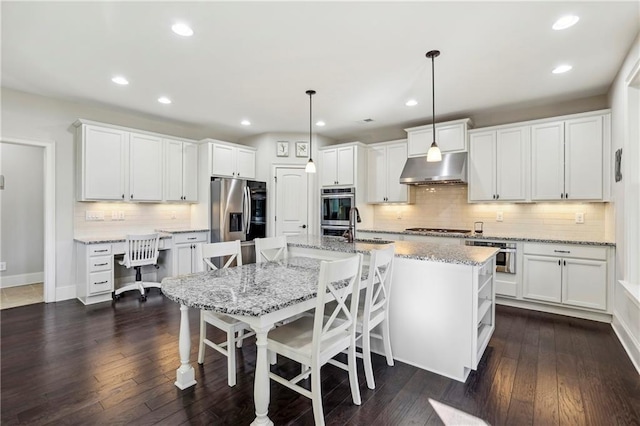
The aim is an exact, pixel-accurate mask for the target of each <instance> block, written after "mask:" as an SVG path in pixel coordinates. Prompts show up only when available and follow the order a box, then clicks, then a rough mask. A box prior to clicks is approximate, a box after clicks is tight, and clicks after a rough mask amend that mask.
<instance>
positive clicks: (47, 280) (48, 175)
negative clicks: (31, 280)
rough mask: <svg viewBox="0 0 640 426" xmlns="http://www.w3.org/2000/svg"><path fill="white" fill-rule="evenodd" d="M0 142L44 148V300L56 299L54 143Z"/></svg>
mask: <svg viewBox="0 0 640 426" xmlns="http://www.w3.org/2000/svg"><path fill="white" fill-rule="evenodd" d="M0 142H4V143H9V144H13V145H23V146H34V147H38V148H44V164H43V166H44V173H43V174H44V182H43V185H44V301H45V303H50V302H55V301H56V144H55V141H52V140H29V139H18V138H10V137H4V136H0Z"/></svg>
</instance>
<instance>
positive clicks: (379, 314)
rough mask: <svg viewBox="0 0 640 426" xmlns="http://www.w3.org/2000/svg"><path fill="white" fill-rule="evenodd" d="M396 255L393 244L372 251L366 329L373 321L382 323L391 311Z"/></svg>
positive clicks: (366, 302) (366, 296) (366, 295)
mask: <svg viewBox="0 0 640 426" xmlns="http://www.w3.org/2000/svg"><path fill="white" fill-rule="evenodd" d="M394 254H395V246H394V245H393V244H391V245H390V246H389V247H386V248H383V249H380V250H372V251H371V258H370V261H369V276H368V277H367V290H366V292H365V301H364V318H363V323H364V324H363V325H364V326H365V327H368V325H369V322H371V321H375V322H379V321H381V320H382V319H383V318H384V315H385V313H386V311H387V310H388V309H389V297H390V295H391V278H392V276H393V258H394Z"/></svg>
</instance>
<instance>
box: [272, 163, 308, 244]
mask: <svg viewBox="0 0 640 426" xmlns="http://www.w3.org/2000/svg"><path fill="white" fill-rule="evenodd" d="M305 167H306V165H305V164H303V165H297V164H272V165H271V179H269V182H268V183H267V186H271V188H267V193H268V194H271V195H269V203H271V205H272V206H273V209H272V213H269V224H268V226H269V228H268V229H267V235H270V236H275V234H276V207H275V206H276V203H277V200H278V194H277V191H276V186H277V184H276V176H277V170H278V169H298V170H299V169H302V170H304V168H305ZM309 197H311V188H310V179H309V174H307V233H308V234H311V233H312V225H311V223H310V222H309V211H310V210H311V205H310V203H309ZM267 210H269V208H268V207H267Z"/></svg>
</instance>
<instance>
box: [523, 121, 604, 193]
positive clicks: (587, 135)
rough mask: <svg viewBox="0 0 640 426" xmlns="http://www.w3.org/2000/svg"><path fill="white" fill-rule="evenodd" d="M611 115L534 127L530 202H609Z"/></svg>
mask: <svg viewBox="0 0 640 426" xmlns="http://www.w3.org/2000/svg"><path fill="white" fill-rule="evenodd" d="M609 118H610V116H609V114H599V115H588V116H582V117H578V118H574V119H568V120H562V121H555V122H549V123H542V124H537V125H533V126H532V127H531V161H532V164H531V167H532V170H531V179H532V182H531V199H532V200H535V201H537V200H540V201H542V200H592V201H600V200H606V199H607V198H608V193H609V191H608V188H607V187H606V185H608V181H609V179H608V170H609V167H608V158H609V149H610V142H609V131H610V130H609Z"/></svg>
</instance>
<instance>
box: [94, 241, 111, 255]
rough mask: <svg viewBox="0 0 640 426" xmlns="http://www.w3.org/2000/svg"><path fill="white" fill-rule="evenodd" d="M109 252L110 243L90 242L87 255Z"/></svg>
mask: <svg viewBox="0 0 640 426" xmlns="http://www.w3.org/2000/svg"><path fill="white" fill-rule="evenodd" d="M105 254H111V244H92V245H90V246H89V256H101V255H105Z"/></svg>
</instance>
